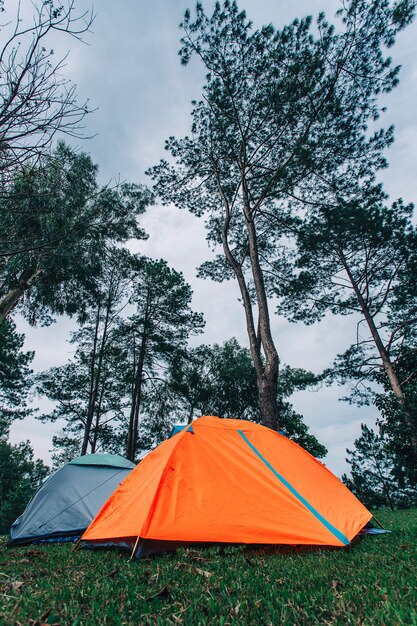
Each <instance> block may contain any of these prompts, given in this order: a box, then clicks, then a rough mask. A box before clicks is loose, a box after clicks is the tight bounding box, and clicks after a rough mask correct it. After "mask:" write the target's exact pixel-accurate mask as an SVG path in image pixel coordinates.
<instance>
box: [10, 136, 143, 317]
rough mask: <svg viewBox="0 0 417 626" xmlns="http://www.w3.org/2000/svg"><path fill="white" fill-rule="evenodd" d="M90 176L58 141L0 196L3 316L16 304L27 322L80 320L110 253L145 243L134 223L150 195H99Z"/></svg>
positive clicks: (80, 158)
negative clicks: (56, 316)
mask: <svg viewBox="0 0 417 626" xmlns="http://www.w3.org/2000/svg"><path fill="white" fill-rule="evenodd" d="M96 177H97V166H95V165H94V164H93V163H92V161H91V159H90V157H89V156H87V155H86V154H83V153H76V152H75V151H74V150H72V149H71V148H69V147H68V146H66V145H65V144H63V143H59V144H58V146H57V148H56V150H55V151H54V153H53V154H52V155H51V156H49V157H44V158H43V160H42V162H41V163H40V165H38V166H37V167H30V168H29V167H27V168H26V169H24V170H23V171H22V172H21V173H20V174H19V175H17V176H16V178H15V180H14V182H13V187H12V188H11V189H10V192H9V193H8V194H6V195H4V196H2V198H1V200H0V205H1V206H0V230H1V232H5V233H7V238H5V239H4V240H2V242H1V250H0V252H1V255H0V277H1V282H0V314H1V315H2V316H4V315H6V314H8V313H9V312H10V311H11V310H12V308H13V307H14V306H15V305H16V304H17V303H20V310H21V311H22V312H23V314H24V315H25V316H26V317H27V318H28V320H29V321H30V322H31V323H35V322H36V321H39V320H40V321H50V317H49V314H50V313H52V314H54V313H57V314H61V313H66V314H68V315H73V314H75V313H77V314H78V315H79V316H81V317H82V315H83V304H84V303H85V302H86V301H88V295H89V294H90V293H91V292H92V291H94V289H95V287H96V280H98V281H99V280H100V277H101V273H102V269H103V260H104V259H105V258H106V256H107V255H108V254H109V250H111V249H112V248H113V247H114V246H116V245H117V244H120V243H123V242H124V241H126V240H127V239H131V238H136V239H144V238H145V237H146V235H145V233H144V231H143V230H142V229H141V228H140V227H139V225H138V223H137V218H138V216H139V215H141V214H142V213H143V212H144V211H145V208H146V206H147V205H148V204H149V203H150V201H151V195H150V193H149V192H148V191H147V190H146V189H145V188H144V187H140V186H137V185H133V184H128V183H124V184H121V185H119V186H117V187H115V188H109V187H104V188H101V189H100V188H99V186H98V184H97V181H96ZM23 294H24V295H25V297H24V299H22V296H23ZM0 319H1V318H0Z"/></svg>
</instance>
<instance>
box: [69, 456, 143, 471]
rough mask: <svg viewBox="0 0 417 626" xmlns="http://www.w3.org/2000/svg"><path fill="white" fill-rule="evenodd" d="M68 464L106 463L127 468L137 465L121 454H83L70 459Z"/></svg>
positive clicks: (110, 465) (106, 464)
mask: <svg viewBox="0 0 417 626" xmlns="http://www.w3.org/2000/svg"><path fill="white" fill-rule="evenodd" d="M68 465H100V466H101V465H105V466H107V467H120V468H125V469H133V468H134V467H135V464H134V463H132V462H131V461H128V460H127V459H125V458H124V457H122V456H120V455H119V454H83V456H79V457H77V458H76V459H73V460H72V461H69V463H68Z"/></svg>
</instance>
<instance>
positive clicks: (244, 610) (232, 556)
mask: <svg viewBox="0 0 417 626" xmlns="http://www.w3.org/2000/svg"><path fill="white" fill-rule="evenodd" d="M377 517H378V519H380V521H381V522H382V523H383V524H384V525H385V526H386V527H387V528H390V529H391V530H392V532H391V533H390V534H386V535H380V536H365V537H363V538H360V539H358V540H357V541H355V542H354V543H353V544H352V545H351V546H348V547H347V548H341V549H331V548H329V549H323V548H322V549H310V550H308V549H307V550H306V549H302V550H301V549H291V548H278V547H268V548H254V547H244V546H228V547H226V548H224V549H221V548H219V547H215V548H207V549H194V548H188V549H183V548H182V549H180V550H178V552H177V553H176V554H169V555H160V556H158V557H154V558H152V559H150V558H149V559H143V560H138V561H132V562H129V561H128V555H127V554H126V553H124V552H118V551H116V550H103V551H92V550H79V551H76V552H73V551H72V546H71V545H69V544H65V545H38V546H33V545H32V546H28V547H24V548H23V547H21V548H13V549H11V548H7V547H6V538H5V537H4V538H1V539H0V624H1V625H3V624H4V625H7V626H12V625H20V624H21V625H22V626H23V625H24V626H40V625H41V624H44V625H46V624H49V625H52V624H55V625H56V626H58V625H60V626H67V625H68V626H99V625H101V624H109V625H112V626H119V625H122V624H123V625H131V626H133V625H134V626H137V625H139V624H152V625H153V624H186V625H188V624H189V625H192V626H194V625H197V624H210V625H212V624H216V625H217V624H222V625H226V624H230V625H232V624H256V625H258V624H271V625H274V626H275V625H276V624H289V625H291V626H293V625H296V624H308V625H310V624H320V625H326V624H343V625H347V624H355V625H360V624H363V625H367V626H368V625H381V626H391V625H396V624H407V626H413V625H417V575H416V572H417V568H416V563H417V542H416V538H417V510H408V511H395V512H389V511H380V512H378V514H377Z"/></svg>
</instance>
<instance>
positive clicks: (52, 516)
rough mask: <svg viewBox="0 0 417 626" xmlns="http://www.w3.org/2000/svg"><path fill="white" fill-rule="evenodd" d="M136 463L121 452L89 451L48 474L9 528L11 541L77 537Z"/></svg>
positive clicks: (71, 538)
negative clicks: (96, 452) (90, 452)
mask: <svg viewBox="0 0 417 626" xmlns="http://www.w3.org/2000/svg"><path fill="white" fill-rule="evenodd" d="M134 467H135V465H134V463H131V462H130V461H127V460H126V459H124V458H123V457H121V456H119V455H118V454H87V455H85V456H80V457H78V458H77V459H74V460H73V461H70V462H69V463H67V464H66V465H64V466H63V467H61V469H59V470H58V471H56V472H54V473H53V474H51V476H49V477H48V478H47V479H46V480H45V482H44V483H43V485H42V486H41V487H40V489H39V490H38V491H37V493H36V494H35V495H34V497H33V498H32V500H31V501H30V502H29V504H28V505H27V507H26V509H25V511H24V512H23V513H22V515H21V516H20V517H18V519H17V520H16V521H15V522H14V524H13V525H12V527H11V529H10V542H9V545H19V544H27V543H32V542H39V541H75V540H76V539H78V538H79V537H80V536H81V534H82V533H83V532H84V530H85V529H86V528H87V526H88V525H89V524H90V522H91V520H92V519H93V518H94V517H95V515H97V513H98V511H99V510H100V509H101V507H102V506H103V504H104V503H105V502H106V500H107V499H108V498H109V497H110V496H111V494H112V493H113V491H114V490H115V489H116V487H118V486H119V484H120V483H121V482H122V481H123V480H124V479H125V478H126V476H127V475H128V474H129V472H131V471H132V469H133V468H134Z"/></svg>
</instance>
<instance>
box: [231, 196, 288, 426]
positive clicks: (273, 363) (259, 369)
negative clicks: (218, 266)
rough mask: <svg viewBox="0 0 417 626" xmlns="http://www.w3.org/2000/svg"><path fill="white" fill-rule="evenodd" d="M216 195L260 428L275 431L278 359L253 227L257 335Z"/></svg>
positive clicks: (250, 225)
mask: <svg viewBox="0 0 417 626" xmlns="http://www.w3.org/2000/svg"><path fill="white" fill-rule="evenodd" d="M219 191H220V194H221V196H222V199H223V205H224V207H225V218H224V222H223V228H222V243H223V251H224V254H225V257H226V259H227V261H228V263H229V264H230V266H231V267H232V269H233V271H234V273H235V276H236V278H237V281H238V285H239V289H240V293H241V296H242V302H243V307H244V311H245V317H246V329H247V333H248V338H249V347H250V352H251V356H252V361H253V364H254V367H255V372H256V379H257V384H258V393H259V410H260V413H261V421H262V424H263V425H264V426H268V427H269V428H272V429H274V430H276V429H277V427H278V405H277V388H278V367H279V359H278V354H277V351H276V349H275V345H274V342H273V339H272V335H271V328H270V319H269V312H268V301H267V297H266V292H265V285H264V281H263V276H262V269H261V267H260V263H259V254H258V249H257V243H256V231H255V225H254V223H253V221H252V220H251V221H250V223H249V222H248V220H246V224H247V229H248V236H249V255H250V261H251V266H252V275H253V278H254V281H255V289H256V295H257V301H258V309H259V320H258V333H257V332H256V328H255V321H254V317H253V309H252V303H251V298H250V294H249V290H248V288H247V285H246V280H245V276H244V274H243V271H242V267H241V265H240V263H238V261H237V260H236V259H235V258H234V256H233V254H232V251H231V250H230V246H229V242H228V231H229V224H230V210H229V205H228V202H227V199H226V197H225V195H224V194H223V193H222V191H221V189H220V188H219ZM261 347H262V349H263V351H264V354H265V361H266V362H265V364H264V363H263V361H262V357H261Z"/></svg>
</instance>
